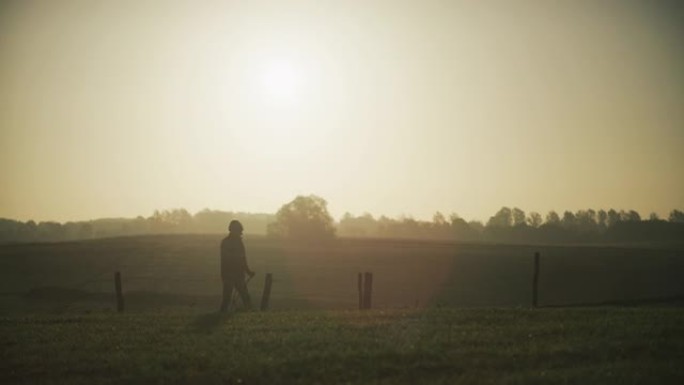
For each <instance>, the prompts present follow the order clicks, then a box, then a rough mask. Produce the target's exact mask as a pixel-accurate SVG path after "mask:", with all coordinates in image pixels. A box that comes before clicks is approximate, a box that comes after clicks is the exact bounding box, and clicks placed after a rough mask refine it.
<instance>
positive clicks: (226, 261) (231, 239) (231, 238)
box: [221, 220, 254, 312]
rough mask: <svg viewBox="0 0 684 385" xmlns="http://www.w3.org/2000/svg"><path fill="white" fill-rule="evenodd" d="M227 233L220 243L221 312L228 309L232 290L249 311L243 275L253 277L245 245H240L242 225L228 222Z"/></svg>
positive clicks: (250, 304) (236, 222)
mask: <svg viewBox="0 0 684 385" xmlns="http://www.w3.org/2000/svg"><path fill="white" fill-rule="evenodd" d="M228 231H229V232H230V233H229V234H228V236H227V237H225V238H223V241H221V278H222V279H223V301H222V302H221V311H222V312H224V311H226V310H228V308H230V303H231V300H232V297H233V289H235V290H236V291H237V292H238V294H240V298H242V303H243V304H244V305H245V307H246V308H248V309H249V308H251V307H252V302H251V301H250V299H249V293H248V292H247V284H246V283H245V274H247V275H249V276H250V277H252V276H254V272H253V271H252V270H251V269H250V268H249V266H247V255H246V253H245V245H244V244H243V243H242V231H243V228H242V223H240V222H238V221H236V220H233V221H230V225H229V226H228Z"/></svg>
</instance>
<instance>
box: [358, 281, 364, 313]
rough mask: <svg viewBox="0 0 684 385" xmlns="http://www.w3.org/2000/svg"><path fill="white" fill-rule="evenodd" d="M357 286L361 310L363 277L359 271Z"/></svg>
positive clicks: (361, 308) (360, 308)
mask: <svg viewBox="0 0 684 385" xmlns="http://www.w3.org/2000/svg"><path fill="white" fill-rule="evenodd" d="M357 286H358V289H359V310H363V278H362V275H361V273H359V276H358V280H357Z"/></svg>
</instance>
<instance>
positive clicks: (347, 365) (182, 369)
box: [0, 307, 684, 384]
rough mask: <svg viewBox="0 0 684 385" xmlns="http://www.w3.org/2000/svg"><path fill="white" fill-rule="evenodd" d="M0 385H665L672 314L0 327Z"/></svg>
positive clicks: (468, 312) (678, 321) (327, 316)
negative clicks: (462, 384) (478, 384)
mask: <svg viewBox="0 0 684 385" xmlns="http://www.w3.org/2000/svg"><path fill="white" fill-rule="evenodd" d="M0 346H2V356H1V357H0V383H3V384H14V383H27V384H33V383H43V384H49V383H71V384H78V383H83V384H119V383H197V384H239V383H244V384H276V383H278V384H280V383H300V384H316V383H318V384H346V383H352V384H414V383H423V384H458V383H492V384H523V383H524V384H530V383H532V384H533V383H540V384H555V383H558V384H568V383H576V384H587V383H597V384H598V383H600V384H638V383H644V384H667V383H672V384H679V383H682V381H684V310H682V309H681V308H658V307H644V308H573V309H537V310H534V309H524V308H508V309H501V308H481V309H446V308H442V309H432V310H429V311H416V310H413V311H408V310H387V311H379V310H375V311H370V312H359V311H331V312H326V311H274V312H268V313H238V314H235V315H232V316H221V315H219V314H216V313H203V312H200V311H189V310H178V311H166V312H141V313H129V314H115V313H111V312H103V313H83V314H68V315H31V316H11V317H3V318H1V319H0Z"/></svg>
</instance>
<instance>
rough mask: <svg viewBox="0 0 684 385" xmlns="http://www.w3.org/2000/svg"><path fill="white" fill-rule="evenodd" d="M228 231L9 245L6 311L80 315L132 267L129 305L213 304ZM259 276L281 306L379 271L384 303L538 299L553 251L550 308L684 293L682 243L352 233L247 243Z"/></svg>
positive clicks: (347, 291)
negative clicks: (492, 241)
mask: <svg viewBox="0 0 684 385" xmlns="http://www.w3.org/2000/svg"><path fill="white" fill-rule="evenodd" d="M220 239H221V235H168V236H147V237H130V238H126V237H123V238H112V239H101V240H91V241H82V242H66V243H55V244H49V243H46V244H27V245H4V246H0V278H1V279H0V293H2V295H0V304H1V305H2V306H1V307H0V314H14V313H17V312H42V311H48V312H70V311H72V310H83V309H92V310H98V309H104V308H112V306H113V297H112V293H113V286H114V284H113V275H114V272H115V271H121V272H122V274H123V287H124V292H125V294H126V305H127V309H128V310H131V311H136V310H144V311H147V310H153V309H157V308H166V307H169V306H173V307H194V308H200V309H212V308H215V307H216V306H217V305H218V302H219V299H220V298H219V294H220V285H221V283H220V279H219V270H218V266H219V257H218V244H219V242H220ZM245 244H246V247H247V252H248V259H249V261H250V264H251V266H252V268H253V269H254V270H256V271H257V272H258V273H259V274H258V275H257V276H256V277H255V279H254V280H253V282H251V283H250V290H251V293H252V296H253V297H254V300H255V302H258V300H259V297H260V295H261V289H262V285H263V276H264V273H266V272H272V273H273V275H274V285H273V296H272V308H273V309H353V308H355V307H356V306H357V298H358V297H357V291H356V290H357V289H356V278H357V277H356V275H357V273H358V272H363V271H372V272H374V281H375V282H374V296H373V306H374V307H376V308H377V307H379V308H416V307H418V308H422V307H426V306H440V305H444V306H460V307H463V306H527V305H529V304H530V298H531V279H532V266H533V254H534V252H535V251H539V252H540V253H541V256H542V260H541V274H540V287H539V291H540V293H539V301H540V304H541V305H568V304H587V303H603V302H610V301H625V300H626V301H630V300H640V299H650V298H676V297H679V298H681V297H682V296H684V279H682V277H684V252H682V251H681V249H677V248H668V247H659V248H647V247H629V248H627V247H599V246H567V247H562V246H534V247H533V246H510V245H487V244H450V243H440V242H417V241H391V240H353V239H340V240H337V241H335V242H332V243H327V244H296V243H287V242H278V241H273V240H268V239H265V238H247V239H246V240H245Z"/></svg>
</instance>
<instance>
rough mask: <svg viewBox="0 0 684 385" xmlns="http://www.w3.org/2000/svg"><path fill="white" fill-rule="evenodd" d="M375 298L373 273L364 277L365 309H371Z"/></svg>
mask: <svg viewBox="0 0 684 385" xmlns="http://www.w3.org/2000/svg"><path fill="white" fill-rule="evenodd" d="M372 298H373V273H368V272H366V274H365V275H364V285H363V308H364V309H370V308H371V299H372Z"/></svg>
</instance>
